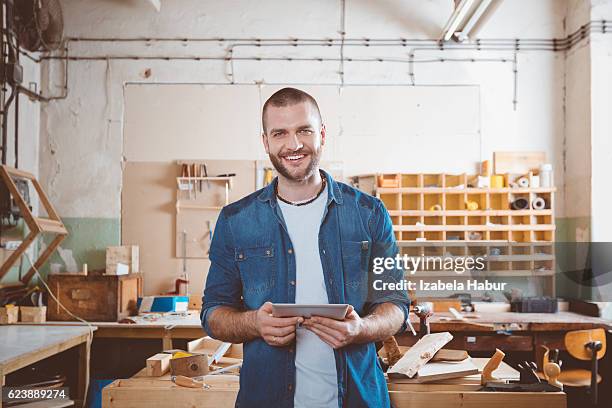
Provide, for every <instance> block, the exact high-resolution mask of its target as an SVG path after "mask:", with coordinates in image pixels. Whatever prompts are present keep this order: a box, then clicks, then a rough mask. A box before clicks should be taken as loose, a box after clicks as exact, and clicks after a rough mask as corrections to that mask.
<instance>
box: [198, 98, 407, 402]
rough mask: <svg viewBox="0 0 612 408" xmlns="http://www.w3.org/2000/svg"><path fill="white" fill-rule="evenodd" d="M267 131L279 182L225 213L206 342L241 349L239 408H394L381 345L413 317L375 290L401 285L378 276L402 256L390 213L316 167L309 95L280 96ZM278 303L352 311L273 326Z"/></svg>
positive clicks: (315, 116)
mask: <svg viewBox="0 0 612 408" xmlns="http://www.w3.org/2000/svg"><path fill="white" fill-rule="evenodd" d="M262 124H263V134H262V142H263V146H264V148H265V150H266V153H267V154H268V155H269V157H270V160H271V161H272V164H273V165H274V168H275V169H276V171H277V172H278V177H276V178H275V179H274V180H273V182H272V183H271V184H269V185H268V186H267V187H264V188H263V189H261V190H259V191H256V192H255V193H253V194H251V195H249V196H247V197H245V198H243V199H241V200H239V201H237V202H234V203H232V204H230V205H228V206H226V207H225V208H223V210H222V211H221V214H220V216H219V219H218V221H217V226H216V228H215V233H214V237H213V240H212V243H211V248H210V261H211V266H210V270H209V272H208V277H207V280H206V288H205V290H204V297H203V307H202V313H201V319H202V326H203V327H204V330H205V331H206V333H208V335H210V336H211V337H214V338H216V339H219V340H223V341H227V342H232V343H244V347H243V350H244V362H243V366H242V370H241V373H240V392H239V394H238V399H237V401H236V406H237V407H308V408H313V407H325V408H331V407H334V408H338V407H377V408H379V407H388V406H389V396H388V392H387V386H386V383H385V378H384V376H383V372H382V370H381V367H380V364H379V362H378V359H377V354H376V348H375V342H378V341H382V340H384V339H386V338H388V337H390V336H392V335H395V334H397V333H401V332H403V331H404V330H405V329H406V321H407V319H408V312H409V300H408V296H407V294H406V292H405V291H388V290H387V291H376V290H373V289H372V282H371V280H372V279H374V278H376V279H378V280H383V281H385V282H389V283H394V282H400V281H401V280H402V279H403V271H402V270H400V269H389V270H385V271H384V272H383V273H381V274H377V275H372V272H371V271H372V264H373V259H374V258H377V257H382V258H385V257H391V258H393V257H395V255H396V254H397V252H398V249H397V245H396V243H395V237H394V234H393V229H392V224H391V219H390V218H389V214H388V212H387V210H386V209H385V207H384V206H383V204H382V202H381V201H380V200H379V199H377V198H375V197H372V196H370V195H368V194H365V193H363V192H361V191H359V190H356V189H354V188H352V187H350V186H348V185H346V184H344V183H340V182H337V181H335V180H334V179H332V177H331V176H330V175H329V174H328V173H326V172H325V171H323V170H321V169H320V168H319V162H320V158H321V154H322V152H323V149H324V146H325V142H326V137H327V134H326V129H325V125H324V124H323V120H322V118H321V113H320V111H319V107H318V105H317V102H316V101H315V99H314V98H313V97H312V96H310V95H309V94H307V93H306V92H303V91H301V90H298V89H295V88H284V89H281V90H279V91H277V92H276V93H274V94H273V95H272V96H271V97H270V98H269V99H268V100H267V101H266V103H265V104H264V106H263V112H262ZM373 142H375V141H373ZM394 268H395V267H394ZM272 303H295V304H317V305H320V304H349V305H350V306H349V309H348V313H347V314H346V316H345V318H344V319H343V320H334V319H330V318H326V317H321V316H312V317H310V318H304V317H302V316H295V317H274V316H273V315H272Z"/></svg>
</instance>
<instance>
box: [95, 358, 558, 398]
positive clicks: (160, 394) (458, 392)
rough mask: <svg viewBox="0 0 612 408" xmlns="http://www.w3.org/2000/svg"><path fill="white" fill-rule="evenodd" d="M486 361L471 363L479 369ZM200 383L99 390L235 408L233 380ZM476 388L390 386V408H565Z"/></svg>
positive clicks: (465, 383)
mask: <svg viewBox="0 0 612 408" xmlns="http://www.w3.org/2000/svg"><path fill="white" fill-rule="evenodd" d="M487 360H488V359H486V358H474V359H473V361H474V363H475V365H476V366H477V367H479V368H480V369H482V367H484V365H485V364H486V362H487ZM495 375H496V376H497V377H498V378H500V379H509V380H513V379H517V378H518V372H517V371H516V370H514V369H513V368H512V367H510V366H508V365H507V364H505V363H503V362H502V364H501V365H500V367H499V368H498V370H496V371H495ZM204 382H205V383H206V384H208V385H209V388H206V389H204V388H201V389H194V388H185V387H180V386H177V385H176V384H174V383H173V382H172V380H171V379H170V374H166V375H164V376H162V377H147V376H146V370H142V371H141V372H139V373H138V374H136V375H135V376H134V377H132V378H130V379H125V380H116V381H114V382H113V383H112V384H110V385H108V386H107V387H105V388H104V390H103V391H102V407H103V408H124V407H125V408H127V407H134V406H142V407H162V406H163V407H165V406H167V404H168V401H172V406H173V407H176V408H182V407H185V408H187V407H194V406H198V407H204V408H208V407H210V408H213V407H214V408H224V407H228V408H230V407H233V406H234V403H235V400H236V396H237V395H238V390H239V383H238V376H230V375H227V376H226V375H218V376H215V375H212V376H207V377H205V379H204ZM479 384H480V375H472V376H467V377H464V378H463V379H461V380H459V379H454V380H446V381H442V382H440V383H430V384H393V383H389V390H390V391H389V395H390V398H391V401H392V403H393V405H394V407H395V408H413V407H422V406H428V407H431V408H434V407H443V408H455V407H457V408H482V407H485V406H495V407H496V408H516V407H521V406H529V405H536V404H537V406H538V408H565V407H566V405H567V402H566V395H565V393H563V392H547V393H545V392H521V393H512V392H482V391H478V390H479V389H480V385H479Z"/></svg>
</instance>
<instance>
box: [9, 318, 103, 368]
mask: <svg viewBox="0 0 612 408" xmlns="http://www.w3.org/2000/svg"><path fill="white" fill-rule="evenodd" d="M93 330H96V328H95V327H93ZM87 336H89V327H86V326H85V327H82V326H81V327H67V326H61V327H59V326H22V325H5V326H0V372H4V373H6V372H10V371H12V370H13V369H16V368H19V367H23V366H24V365H27V364H26V363H28V362H29V361H30V360H32V359H33V361H38V360H40V356H43V355H52V354H56V353H59V352H61V351H63V350H67V349H68V348H71V347H74V346H76V345H78V344H80V343H83V342H84V341H85V340H86V339H87Z"/></svg>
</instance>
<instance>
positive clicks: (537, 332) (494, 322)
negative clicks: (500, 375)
mask: <svg viewBox="0 0 612 408" xmlns="http://www.w3.org/2000/svg"><path fill="white" fill-rule="evenodd" d="M464 315H465V316H466V319H464V320H463V321H453V320H448V319H451V318H452V315H451V314H450V313H448V312H446V313H444V312H436V313H435V314H434V316H432V317H431V318H430V319H429V322H430V323H429V326H430V330H431V332H432V333H434V332H444V331H448V332H451V333H452V334H453V340H451V342H450V343H448V344H447V346H445V347H446V348H450V349H457V350H467V351H468V352H469V351H487V352H493V351H495V349H496V348H498V349H501V350H504V351H506V352H509V351H526V352H533V353H535V361H536V362H537V363H538V364H539V363H540V362H541V361H542V356H543V349H542V347H541V346H547V347H549V348H551V349H552V348H556V349H560V350H565V344H564V337H565V333H567V332H568V331H572V330H583V329H593V328H598V327H601V328H604V329H606V330H609V329H610V328H612V322H611V321H609V320H604V319H601V318H597V317H589V316H584V315H581V314H577V313H573V312H557V313H514V312H495V313H473V314H470V313H465V314H464ZM470 316H478V317H476V318H470ZM411 321H412V322H413V325H414V327H415V330H417V332H418V330H419V323H418V321H416V320H412V319H411ZM397 340H398V343H399V344H400V345H404V346H411V345H412V344H414V343H415V342H416V341H417V338H415V337H414V336H413V335H412V334H411V333H409V332H408V333H405V334H404V335H402V336H398V338H397Z"/></svg>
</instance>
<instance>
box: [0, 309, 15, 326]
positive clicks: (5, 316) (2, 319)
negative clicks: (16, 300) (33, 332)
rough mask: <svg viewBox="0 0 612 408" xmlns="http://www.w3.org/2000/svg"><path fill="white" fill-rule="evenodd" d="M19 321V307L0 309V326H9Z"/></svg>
mask: <svg viewBox="0 0 612 408" xmlns="http://www.w3.org/2000/svg"><path fill="white" fill-rule="evenodd" d="M18 321H19V306H13V305H6V306H5V307H0V324H11V323H17V322H18Z"/></svg>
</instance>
